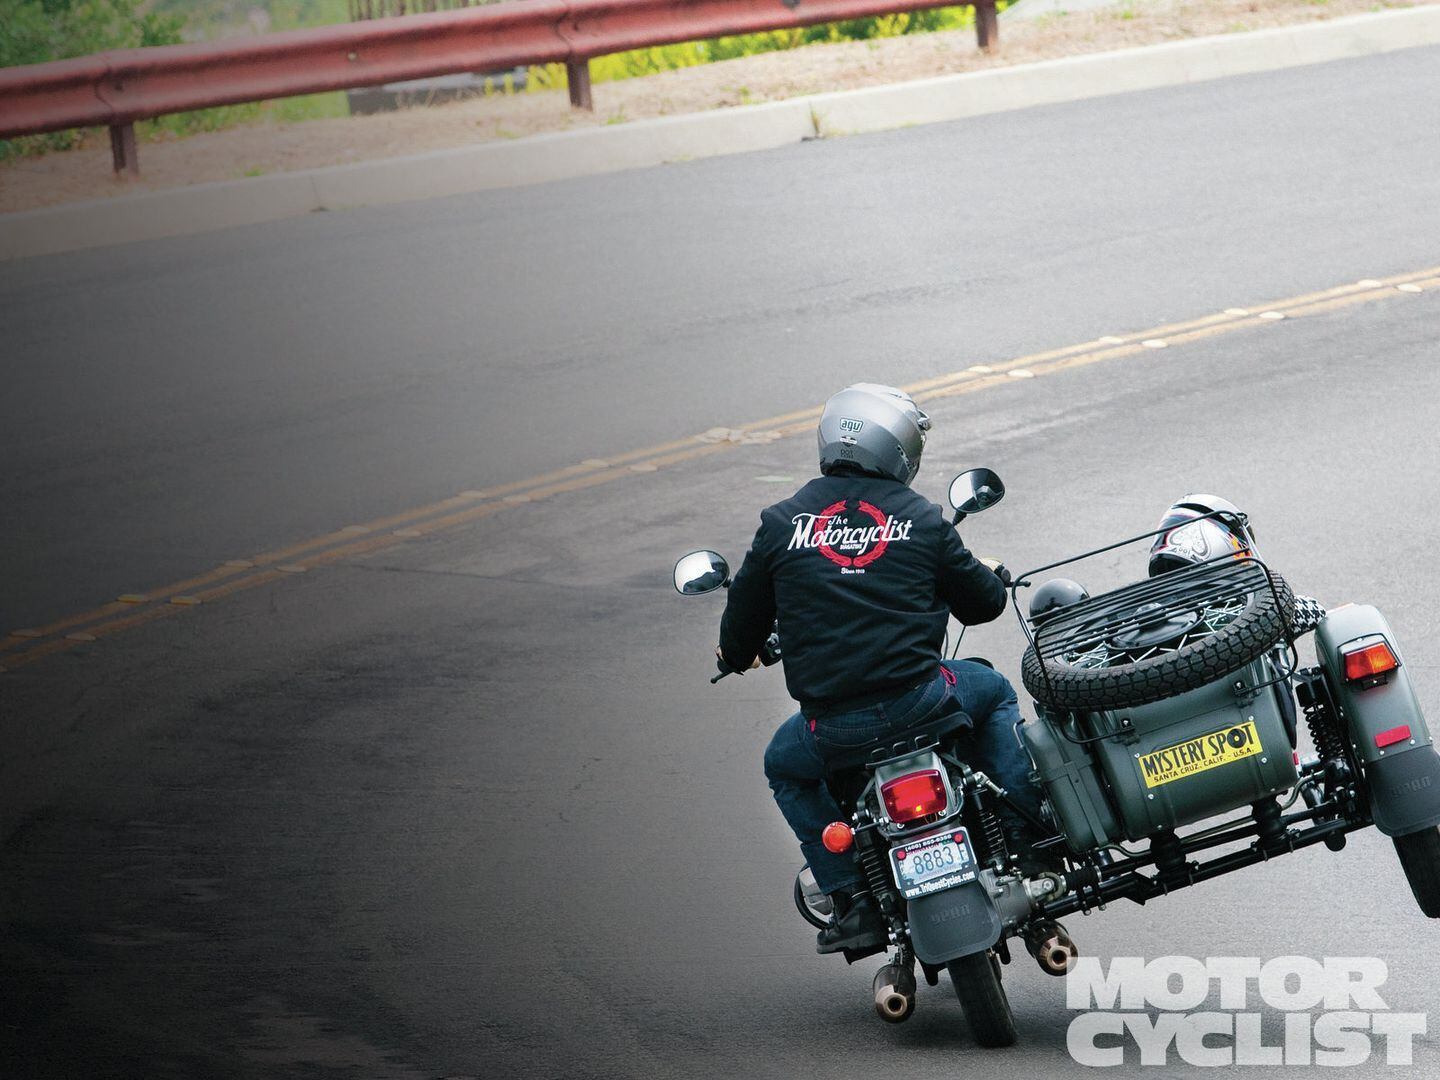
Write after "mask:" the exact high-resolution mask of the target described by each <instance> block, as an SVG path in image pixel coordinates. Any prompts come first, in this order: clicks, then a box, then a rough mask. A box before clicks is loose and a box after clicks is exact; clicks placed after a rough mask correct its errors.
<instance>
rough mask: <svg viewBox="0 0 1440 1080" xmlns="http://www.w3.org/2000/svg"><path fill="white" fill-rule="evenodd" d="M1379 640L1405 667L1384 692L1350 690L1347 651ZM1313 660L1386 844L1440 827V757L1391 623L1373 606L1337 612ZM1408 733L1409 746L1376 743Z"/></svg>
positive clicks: (1319, 637) (1321, 633)
mask: <svg viewBox="0 0 1440 1080" xmlns="http://www.w3.org/2000/svg"><path fill="white" fill-rule="evenodd" d="M1376 634H1380V635H1383V636H1384V638H1385V640H1386V642H1388V643H1389V645H1390V648H1391V650H1392V651H1393V652H1394V653H1395V655H1396V657H1398V658H1399V660H1400V666H1399V667H1398V668H1397V669H1396V670H1394V671H1392V672H1390V674H1389V678H1388V680H1387V681H1386V682H1384V683H1382V684H1381V685H1378V686H1372V687H1369V688H1362V687H1361V686H1360V685H1357V684H1354V683H1347V682H1346V681H1345V671H1344V661H1343V660H1342V659H1341V650H1342V649H1343V648H1344V647H1345V646H1347V645H1349V644H1351V643H1353V642H1355V641H1357V640H1358V639H1360V638H1366V637H1371V636H1373V635H1376ZM1315 653H1316V656H1317V657H1319V660H1320V663H1321V665H1322V666H1323V667H1324V669H1325V674H1326V677H1327V681H1328V682H1329V684H1330V689H1331V692H1332V693H1333V694H1334V695H1335V704H1336V705H1337V706H1338V708H1339V710H1340V722H1341V725H1342V726H1343V729H1344V731H1345V734H1346V737H1347V738H1348V739H1349V741H1350V745H1351V747H1352V748H1353V749H1354V752H1355V757H1356V759H1357V760H1358V761H1359V762H1360V764H1361V767H1362V768H1363V769H1364V771H1365V780H1366V783H1367V785H1368V787H1369V789H1370V813H1371V816H1372V817H1373V818H1374V819H1375V827H1376V828H1378V829H1379V830H1380V831H1381V832H1382V833H1384V834H1386V835H1387V836H1402V835H1404V834H1406V833H1411V832H1416V831H1417V830H1419V829H1424V828H1428V827H1430V826H1433V825H1440V755H1437V754H1436V752H1435V747H1434V744H1433V741H1432V739H1431V736H1430V727H1429V725H1428V724H1426V723H1425V715H1424V713H1422V712H1421V711H1420V702H1419V699H1418V698H1417V697H1416V696H1415V690H1414V687H1413V686H1412V685H1411V683H1410V674H1409V669H1408V668H1407V667H1406V666H1405V656H1404V653H1403V652H1402V651H1401V648H1400V643H1399V641H1397V640H1396V638H1395V633H1394V631H1393V630H1391V629H1390V623H1389V622H1388V621H1387V620H1386V618H1385V616H1384V615H1382V614H1380V612H1379V611H1378V610H1377V609H1375V608H1374V607H1371V606H1370V605H1369V604H1351V605H1347V606H1345V607H1342V608H1337V609H1335V610H1334V611H1331V612H1330V613H1329V614H1327V615H1326V616H1325V618H1324V619H1323V620H1321V622H1320V625H1319V627H1318V628H1317V629H1316V631H1315ZM1405 727H1408V728H1409V729H1410V734H1409V736H1408V737H1407V738H1404V739H1401V740H1400V741H1399V742H1389V743H1388V745H1385V746H1381V745H1379V744H1378V743H1377V740H1376V736H1379V735H1382V734H1384V733H1387V732H1394V731H1395V730H1396V729H1398V728H1405ZM1381 741H1387V740H1381Z"/></svg>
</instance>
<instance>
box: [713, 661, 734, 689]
mask: <svg viewBox="0 0 1440 1080" xmlns="http://www.w3.org/2000/svg"><path fill="white" fill-rule="evenodd" d="M715 666H716V667H717V668H719V669H720V674H718V675H716V676H715V677H714V678H712V679H711V680H710V685H711V686H714V685H715V684H716V683H717V682H719V681H720V680H721V679H723V678H724V677H725V676H726V675H734V674H735V669H734V668H732V667H731V666H730V665H729V664H727V663H726V662H725V658H724V657H723V656H717V657H715Z"/></svg>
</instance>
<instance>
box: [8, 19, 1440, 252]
mask: <svg viewBox="0 0 1440 1080" xmlns="http://www.w3.org/2000/svg"><path fill="white" fill-rule="evenodd" d="M1434 44H1440V4H1435V5H1427V6H1425V7H1418V8H1405V9H1399V10H1394V11H1386V12H1380V13H1377V14H1370V15H1353V16H1348V17H1346V18H1341V19H1335V20H1333V21H1329V22H1323V23H1309V24H1305V25H1301V26H1291V27H1279V28H1276V29H1273V30H1260V31H1255V32H1252V33H1247V34H1233V35H1224V36H1220V37H1210V38H1197V39H1195V40H1192V41H1183V42H1175V43H1170V44H1164V45H1152V46H1145V47H1143V48H1136V49H1125V50H1121V51H1117V52H1108V53H1096V54H1093V55H1089V56H1077V57H1069V58H1066V59H1063V60H1048V61H1044V62H1041V63H1037V64H1025V65H1018V66H1015V67H1008V68H995V69H992V70H989V71H979V72H969V73H965V74H960V75H945V76H941V77H938V78H933V79H921V80H916V81H914V82H907V83H896V84H893V85H890V86H878V87H868V88H865V89H861V90H849V91H842V92H837V93H829V94H818V95H814V96H812V97H803V98H792V99H790V100H788V101H778V102H772V103H770V104H766V105H752V106H745V107H741V108H734V109H717V110H715V111H712V112H704V113H693V114H690V115H686V116H675V117H662V118H660V119H657V120H641V121H636V122H634V123H630V124H621V125H617V126H613V127H598V128H586V129H584V130H582V131H567V132H559V133H556V134H550V135H536V136H532V137H530V138H526V139H518V140H516V141H514V142H504V143H485V144H483V145H481V146H475V147H466V148H463V149H458V150H441V151H435V152H432V153H428V154H419V155H415V156H411V157H398V158H384V159H380V160H377V161H367V162H360V163H357V164H354V165H341V166H335V167H331V168H324V169H310V170H305V171H301V172H293V173H278V174H276V175H274V176H265V177H257V178H254V179H248V180H229V181H224V182H221V183H212V184H197V185H195V186H193V187H186V188H172V189H168V190H165V191H157V192H149V193H146V194H142V195H131V196H122V197H117V198H113V199H98V200H94V201H91V202H83V203H72V204H68V205H65V206H57V207H49V208H46V209H44V210H32V211H24V212H20V213H12V214H0V260H9V259H20V258H27V257H31V256H36V255H54V254H59V253H61V252H66V251H77V250H81V249H84V248H91V247H102V246H107V245H111V244H125V243H132V242H134V241H138V240H154V239H159V238H162V237H167V236H181V235H187V234H191V233H199V232H209V231H212V230H216V229H226V228H233V227H235V226H240V225H253V224H256V223H258V222H263V221H277V220H281V219H283V218H290V217H297V216H299V215H302V214H306V213H310V212H311V211H315V210H335V209H343V208H348V207H357V206H374V205H379V204H382V203H393V202H408V201H411V200H416V199H429V198H437V197H440V196H445V195H459V194H464V193H467V192H474V191H484V190H488V189H492V188H503V187H517V186H521V185H525V184H536V183H543V182H545V181H547V180H561V179H566V178H570V177H577V176H589V175H595V174H598V173H605V172H614V171H617V170H621V169H634V168H644V167H647V166H653V165H660V164H665V163H667V162H677V161H687V160H691V159H695V158H702V157H714V156H718V155H721V154H739V153H746V152H748V151H752V150H767V149H772V148H774V147H778V146H785V145H789V144H792V143H796V142H799V141H800V140H801V139H806V138H814V137H815V136H817V135H820V136H837V135H849V134H859V133H862V132H872V131H884V130H889V129H893V128H900V127H908V126H911V125H915V124H929V123H935V122H938V121H944V120H959V119H963V118H965V117H969V116H980V115H983V114H986V113H995V112H1006V111H1009V110H1012V109H1023V108H1028V107H1030V106H1034V105H1050V104H1056V103H1059V102H1065V101H1078V100H1082V99H1085V98H1093V97H1103V96H1106V95H1109V94H1120V93H1127V92H1130V91H1134V90H1149V89H1155V88H1157V87H1162V86H1175V85H1180V84H1185V83H1195V82H1203V81H1205V80H1208V79H1219V78H1224V77H1227V76H1230V75H1243V74H1250V73H1254V72H1260V71H1275V70H1279V69H1281V68H1289V67H1299V66H1302V65H1306V64H1319V63H1325V62H1327V61H1331V60H1341V59H1345V58H1348V57H1357V56H1371V55H1374V54H1376V53H1385V52H1393V51H1395V50H1398V49H1406V48H1412V47H1415V46H1423V45H1434Z"/></svg>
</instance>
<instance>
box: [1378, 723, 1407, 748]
mask: <svg viewBox="0 0 1440 1080" xmlns="http://www.w3.org/2000/svg"><path fill="white" fill-rule="evenodd" d="M1409 740H1410V725H1409V724H1401V725H1400V726H1399V727H1392V728H1391V729H1390V730H1389V731H1382V732H1380V734H1379V735H1376V736H1375V745H1376V746H1378V747H1380V748H1381V749H1382V750H1383V749H1384V748H1385V747H1387V746H1394V745H1395V744H1396V743H1397V742H1408V741H1409Z"/></svg>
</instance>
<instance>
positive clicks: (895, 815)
mask: <svg viewBox="0 0 1440 1080" xmlns="http://www.w3.org/2000/svg"><path fill="white" fill-rule="evenodd" d="M880 795H881V797H882V798H883V799H884V800H885V812H886V813H887V814H889V815H890V820H891V821H893V822H895V823H896V824H897V825H903V824H905V822H907V821H914V820H915V819H916V818H923V817H929V816H930V815H931V814H938V813H940V811H942V810H944V809H945V805H946V804H945V780H944V778H943V777H941V775H940V771H939V770H938V769H926V770H925V771H924V772H913V773H907V774H906V775H904V776H897V777H896V778H895V779H894V780H890V781H887V782H886V783H884V784H881V785H880Z"/></svg>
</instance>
